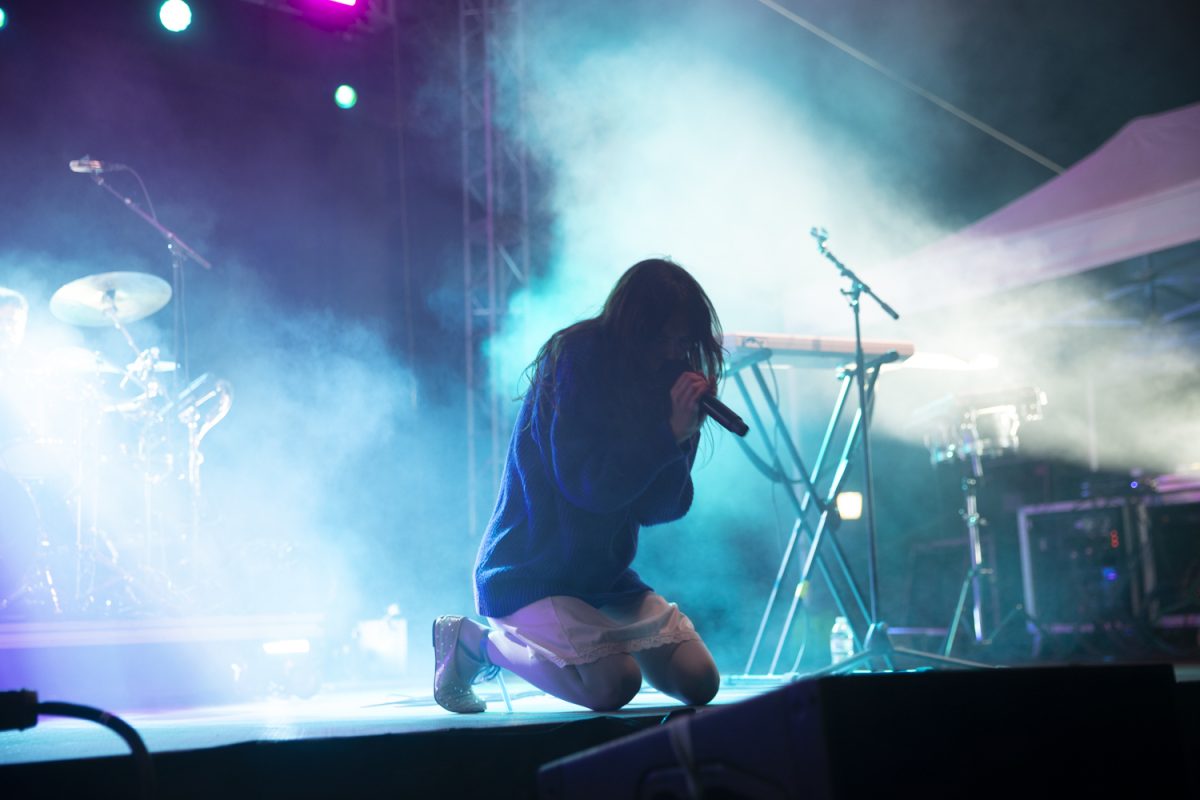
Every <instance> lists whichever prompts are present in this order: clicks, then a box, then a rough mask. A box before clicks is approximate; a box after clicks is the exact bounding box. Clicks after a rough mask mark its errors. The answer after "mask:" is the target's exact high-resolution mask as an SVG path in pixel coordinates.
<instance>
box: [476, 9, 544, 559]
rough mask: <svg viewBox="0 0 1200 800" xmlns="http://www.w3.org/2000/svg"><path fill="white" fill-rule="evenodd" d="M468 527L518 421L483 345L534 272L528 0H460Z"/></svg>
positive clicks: (482, 509) (482, 515) (496, 476)
mask: <svg viewBox="0 0 1200 800" xmlns="http://www.w3.org/2000/svg"><path fill="white" fill-rule="evenodd" d="M459 65H460V86H461V94H462V176H463V278H464V301H465V305H464V338H465V344H466V347H465V358H466V362H465V374H466V438H467V530H468V531H470V535H471V536H477V535H479V533H480V532H481V530H482V525H483V524H484V523H485V522H486V515H487V514H488V513H489V511H490V507H491V504H492V502H493V501H494V500H495V496H496V490H497V487H498V486H499V483H500V470H501V468H502V466H503V459H504V444H505V440H506V438H507V435H508V428H509V425H510V423H511V420H510V419H509V411H508V410H509V406H508V405H507V404H506V403H505V402H504V399H505V398H504V396H503V395H504V391H503V390H502V388H501V387H502V385H503V381H501V380H499V378H500V377H502V376H497V375H495V374H494V370H493V369H492V365H491V364H490V363H489V360H488V358H487V357H486V355H485V353H484V350H483V347H484V344H485V342H487V341H488V340H489V339H490V338H491V337H493V336H494V335H495V334H496V333H497V331H498V330H499V329H500V326H501V323H502V322H503V321H504V320H505V318H506V317H508V316H509V313H510V303H509V301H510V299H511V297H512V295H513V293H514V292H515V291H516V290H517V289H518V288H520V287H521V286H523V285H525V283H526V281H527V278H528V275H529V204H528V180H527V172H526V154H525V146H524V130H523V124H524V116H525V114H524V104H523V73H524V49H523V41H522V14H521V0H460V1H459Z"/></svg>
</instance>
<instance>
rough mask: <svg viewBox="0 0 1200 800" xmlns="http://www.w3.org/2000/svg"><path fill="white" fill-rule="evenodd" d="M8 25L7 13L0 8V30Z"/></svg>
mask: <svg viewBox="0 0 1200 800" xmlns="http://www.w3.org/2000/svg"><path fill="white" fill-rule="evenodd" d="M7 24H8V12H7V11H5V10H4V9H3V8H0V28H3V27H4V26H5V25H7Z"/></svg>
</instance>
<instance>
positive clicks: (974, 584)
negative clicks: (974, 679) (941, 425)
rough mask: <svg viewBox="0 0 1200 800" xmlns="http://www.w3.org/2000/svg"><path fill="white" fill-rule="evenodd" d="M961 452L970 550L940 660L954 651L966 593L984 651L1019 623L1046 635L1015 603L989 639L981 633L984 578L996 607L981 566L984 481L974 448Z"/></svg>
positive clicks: (993, 591)
mask: <svg viewBox="0 0 1200 800" xmlns="http://www.w3.org/2000/svg"><path fill="white" fill-rule="evenodd" d="M976 440H977V437H976ZM964 449H965V450H966V451H967V453H968V455H969V457H968V461H967V463H969V464H970V465H971V468H970V474H968V475H965V476H964V477H963V479H962V491H963V509H962V512H961V513H962V518H963V521H964V522H965V523H966V526H967V545H968V547H969V549H970V559H971V566H970V567H969V568H968V569H967V574H966V576H965V577H964V578H963V582H962V587H961V588H960V589H959V592H958V602H957V603H956V604H955V606H954V617H953V619H952V620H951V622H950V627H949V629H948V630H947V631H946V641H945V643H944V644H943V646H942V655H943V656H949V655H950V653H951V652H952V651H953V650H954V642H955V637H956V636H957V634H958V626H959V625H960V624H961V623H962V617H963V611H964V610H965V608H966V603H967V593H968V592H970V594H971V630H972V634H973V635H974V640H975V644H976V645H977V646H980V647H987V646H989V645H991V643H992V642H993V641H995V639H996V636H998V635H999V634H1000V632H1001V631H1003V630H1004V629H1005V628H1007V627H1008V626H1009V625H1010V624H1011V623H1012V622H1013V621H1015V620H1018V619H1019V620H1022V621H1024V623H1025V626H1026V628H1033V629H1036V630H1038V631H1040V632H1041V633H1043V634H1045V631H1044V630H1042V627H1041V625H1039V624H1038V621H1037V620H1036V619H1035V618H1034V617H1033V616H1032V615H1031V614H1030V613H1029V612H1028V611H1026V610H1025V606H1024V605H1023V604H1021V603H1017V604H1016V605H1015V606H1013V607H1012V608H1011V609H1009V611H1008V613H1007V614H1005V616H1004V619H1002V620H999V621H998V622H995V620H993V621H994V622H995V628H994V629H993V631H992V634H991V635H990V636H988V635H985V633H984V620H983V585H982V584H983V580H984V579H985V578H986V579H987V580H988V583H989V585H990V588H991V594H992V608H995V607H996V606H997V605H998V602H997V599H996V587H995V583H994V580H995V578H994V575H995V570H993V569H992V568H991V567H987V566H984V563H985V561H984V555H983V536H982V528H983V526H985V525H987V520H986V519H984V518H983V516H982V515H981V514H980V513H979V499H978V496H977V495H976V488H977V487H978V485H979V481H980V480H982V479H983V462H982V459H981V456H980V453H979V450H978V449H977V448H971V447H970V446H968V447H966V448H964Z"/></svg>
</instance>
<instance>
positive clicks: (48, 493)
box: [0, 272, 233, 621]
mask: <svg viewBox="0 0 1200 800" xmlns="http://www.w3.org/2000/svg"><path fill="white" fill-rule="evenodd" d="M171 296H172V290H171V286H170V284H168V283H167V282H166V281H164V280H162V279H161V278H159V277H157V276H155V275H151V274H148V273H143V272H107V273H101V274H96V275H88V276H86V277H83V278H79V279H78V280H74V281H71V282H70V283H67V284H66V285H64V286H62V287H60V288H59V289H58V290H57V291H55V292H54V294H53V296H52V297H51V299H50V304H49V305H50V312H51V314H53V315H54V317H56V318H57V319H58V320H60V321H62V322H64V323H67V324H69V325H72V326H75V327H78V328H93V329H94V328H112V329H115V330H116V331H117V332H118V333H119V334H120V336H121V339H122V340H123V345H121V347H122V348H124V347H126V346H127V347H128V348H129V351H130V355H129V356H128V357H127V359H118V361H119V362H122V361H123V362H125V363H124V365H123V366H120V365H119V364H118V363H113V361H112V360H110V359H108V358H106V357H105V356H103V355H102V354H101V353H99V352H97V351H93V350H89V349H87V348H83V347H60V348H57V349H53V350H50V351H49V352H43V353H36V354H34V353H27V352H24V351H21V352H19V353H16V354H14V353H2V354H0V356H3V357H0V621H3V620H10V619H46V618H54V617H59V616H72V617H88V616H91V615H115V614H126V613H131V612H137V611H146V612H150V611H154V612H160V611H162V610H164V607H179V606H181V605H183V604H185V603H186V602H187V601H186V597H187V596H188V595H189V593H190V592H191V590H192V589H193V588H195V581H196V579H197V575H196V572H197V570H196V569H195V568H194V567H195V566H196V562H197V558H198V555H199V553H200V550H199V549H198V547H199V543H200V538H201V510H202V503H201V465H202V464H203V461H204V457H203V454H202V452H201V449H200V448H201V442H202V441H203V440H204V437H205V436H206V435H207V434H208V433H209V432H210V431H211V430H212V429H213V427H214V426H216V425H217V424H218V423H219V422H220V421H221V420H222V419H224V417H225V416H226V415H227V414H228V413H229V410H230V407H231V405H232V402H233V393H232V389H231V387H230V385H229V383H228V382H227V381H225V380H221V379H219V378H216V377H214V376H213V375H211V374H207V373H206V374H204V375H201V376H200V377H198V378H196V379H195V380H191V381H189V380H188V379H189V376H188V374H187V369H186V366H185V365H181V364H179V363H177V362H175V361H171V360H165V359H163V358H162V357H161V351H160V348H158V347H149V348H143V347H141V346H140V345H139V343H138V342H137V341H136V340H135V338H134V336H133V334H132V333H131V331H130V328H129V325H130V323H133V322H136V321H138V320H142V319H145V318H147V317H149V316H151V315H153V314H155V313H157V312H158V311H160V310H161V309H163V308H164V307H165V306H166V305H167V304H168V303H169V302H171ZM182 384H186V385H184V386H183V388H179V387H180V386H181V385H182Z"/></svg>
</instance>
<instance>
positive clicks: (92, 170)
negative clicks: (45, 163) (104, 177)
mask: <svg viewBox="0 0 1200 800" xmlns="http://www.w3.org/2000/svg"><path fill="white" fill-rule="evenodd" d="M68 166H69V167H70V168H71V172H79V173H82V174H84V175H99V174H100V173H101V172H115V171H117V170H120V169H125V165H124V164H113V163H111V162H106V161H96V160H95V159H93V158H90V157H89V156H84V157H83V158H77V159H75V160H74V161H72V162H71V163H70V164H68Z"/></svg>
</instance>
